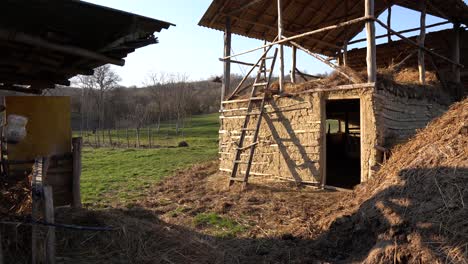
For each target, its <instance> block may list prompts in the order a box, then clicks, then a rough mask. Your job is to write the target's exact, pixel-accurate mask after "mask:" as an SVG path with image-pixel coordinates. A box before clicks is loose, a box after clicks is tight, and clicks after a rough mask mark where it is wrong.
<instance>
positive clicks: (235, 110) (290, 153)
mask: <svg viewBox="0 0 468 264" xmlns="http://www.w3.org/2000/svg"><path fill="white" fill-rule="evenodd" d="M246 109H247V102H237V103H228V104H225V105H224V110H223V114H222V116H221V123H222V124H221V129H220V132H219V133H220V160H221V164H220V170H222V171H225V172H230V171H231V169H232V166H233V160H234V156H235V150H236V147H237V145H236V143H237V142H238V141H239V137H240V134H241V131H240V129H241V128H242V125H243V122H244V119H245V113H246ZM258 110H259V109H258V107H257V108H255V110H254V111H258ZM264 112H265V113H266V114H264V115H263V120H262V124H261V129H260V133H259V139H258V141H259V144H258V145H257V148H256V150H255V155H254V160H253V163H252V170H251V178H250V179H249V181H251V180H265V179H284V180H296V181H300V182H310V183H318V182H319V181H320V171H319V170H320V167H319V161H320V138H321V137H320V133H321V127H320V125H321V120H320V118H321V117H320V98H319V96H318V95H317V94H315V95H313V94H308V95H303V96H294V97H290V98H286V97H283V98H275V99H270V100H269V101H268V103H267V104H266V107H265V110H264ZM257 118H258V116H253V117H252V118H251V121H250V125H249V128H254V126H255V124H256V122H257V120H258V119H257ZM253 133H254V132H253V131H249V132H247V137H246V142H245V144H244V146H247V145H249V144H252V143H253V142H252V140H253ZM248 154H249V150H246V151H244V152H243V153H242V160H244V161H247V160H248ZM246 166H247V165H246V164H241V165H240V170H241V171H244V170H245V167H246Z"/></svg>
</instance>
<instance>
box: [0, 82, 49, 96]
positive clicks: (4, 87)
mask: <svg viewBox="0 0 468 264" xmlns="http://www.w3.org/2000/svg"><path fill="white" fill-rule="evenodd" d="M0 90H4V91H13V92H19V93H27V94H41V93H42V90H40V89H33V88H26V87H22V86H17V85H10V84H3V85H0Z"/></svg>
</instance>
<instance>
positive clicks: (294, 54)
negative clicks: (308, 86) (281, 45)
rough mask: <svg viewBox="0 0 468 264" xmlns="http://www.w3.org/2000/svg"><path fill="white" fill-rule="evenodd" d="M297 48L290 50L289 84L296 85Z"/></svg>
mask: <svg viewBox="0 0 468 264" xmlns="http://www.w3.org/2000/svg"><path fill="white" fill-rule="evenodd" d="M296 60H297V47H293V48H292V63H291V64H292V65H291V68H292V69H291V82H292V83H296V81H297V80H296V64H297V62H296Z"/></svg>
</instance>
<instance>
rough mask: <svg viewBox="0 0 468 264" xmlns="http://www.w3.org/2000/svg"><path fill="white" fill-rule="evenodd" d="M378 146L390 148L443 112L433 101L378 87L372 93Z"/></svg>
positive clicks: (442, 106)
mask: <svg viewBox="0 0 468 264" xmlns="http://www.w3.org/2000/svg"><path fill="white" fill-rule="evenodd" d="M374 98H375V109H376V120H377V126H378V137H379V142H380V145H381V146H383V147H385V148H388V149H390V148H392V147H394V146H395V145H397V144H399V143H403V142H405V141H407V140H408V139H409V138H411V137H412V136H413V135H415V134H416V132H417V130H418V129H421V128H424V127H426V125H427V124H428V123H429V122H430V121H432V120H433V119H434V118H436V117H438V116H440V115H442V114H443V113H444V112H445V111H447V109H448V106H447V105H445V104H441V103H438V102H437V100H433V99H424V98H418V99H416V98H409V97H407V96H404V95H399V96H398V95H394V94H392V93H389V92H387V91H385V90H379V91H378V92H376V93H375V95H374Z"/></svg>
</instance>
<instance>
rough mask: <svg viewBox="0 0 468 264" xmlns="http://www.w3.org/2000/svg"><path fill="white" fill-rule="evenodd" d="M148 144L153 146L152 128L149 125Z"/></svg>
mask: <svg viewBox="0 0 468 264" xmlns="http://www.w3.org/2000/svg"><path fill="white" fill-rule="evenodd" d="M148 146H149V148H151V128H150V127H148Z"/></svg>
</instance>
